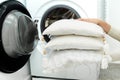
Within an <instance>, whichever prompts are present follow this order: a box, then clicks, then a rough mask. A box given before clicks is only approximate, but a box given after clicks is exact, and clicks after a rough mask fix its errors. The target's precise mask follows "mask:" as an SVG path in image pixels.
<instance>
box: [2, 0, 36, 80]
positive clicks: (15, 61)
mask: <svg viewBox="0 0 120 80" xmlns="http://www.w3.org/2000/svg"><path fill="white" fill-rule="evenodd" d="M37 42H38V30H37V25H36V24H35V22H34V21H33V20H32V17H31V15H30V13H29V11H28V10H27V9H26V7H25V5H24V0H20V1H17V0H6V1H5V0H0V79H1V80H30V79H31V76H30V70H29V65H28V62H29V58H30V56H31V54H32V51H33V50H34V49H35V47H36V45H37ZM25 78H26V79H25Z"/></svg>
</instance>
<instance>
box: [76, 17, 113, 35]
mask: <svg viewBox="0 0 120 80" xmlns="http://www.w3.org/2000/svg"><path fill="white" fill-rule="evenodd" d="M77 20H80V21H86V22H91V23H94V24H97V25H99V26H101V27H102V28H103V30H104V31H105V32H106V33H108V32H109V31H110V28H111V26H110V25H109V24H108V23H107V22H105V21H103V20H100V19H95V18H79V19H77Z"/></svg>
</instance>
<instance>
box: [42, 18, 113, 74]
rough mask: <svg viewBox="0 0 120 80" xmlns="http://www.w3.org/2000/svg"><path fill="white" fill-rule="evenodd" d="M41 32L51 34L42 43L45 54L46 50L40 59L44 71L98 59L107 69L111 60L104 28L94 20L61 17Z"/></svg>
mask: <svg viewBox="0 0 120 80" xmlns="http://www.w3.org/2000/svg"><path fill="white" fill-rule="evenodd" d="M43 35H49V36H50V41H49V42H48V43H46V44H45V47H44V49H45V50H46V52H47V53H46V54H45V55H48V54H49V56H47V57H46V58H44V61H43V66H44V68H45V69H44V70H45V71H46V72H55V71H59V70H60V69H62V67H66V66H67V67H69V66H72V65H69V64H71V63H75V62H77V63H79V64H81V63H84V62H89V63H90V62H91V63H94V62H95V63H96V62H97V63H99V64H100V65H101V68H102V69H106V68H107V67H108V63H109V62H110V61H111V57H110V56H109V55H108V54H107V48H108V46H107V43H106V40H105V37H104V31H103V29H102V28H101V27H100V26H98V25H96V24H93V23H89V22H83V21H78V20H73V19H62V20H58V21H56V22H54V23H52V24H51V25H50V26H49V27H48V28H46V29H45V31H44V32H43ZM68 65H69V66H68Z"/></svg>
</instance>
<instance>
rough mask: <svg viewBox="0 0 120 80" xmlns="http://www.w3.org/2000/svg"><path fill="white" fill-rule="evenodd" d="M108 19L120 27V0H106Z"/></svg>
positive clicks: (114, 25)
mask: <svg viewBox="0 0 120 80" xmlns="http://www.w3.org/2000/svg"><path fill="white" fill-rule="evenodd" d="M106 21H107V22H109V23H110V24H111V25H112V27H116V28H118V29H120V0H106Z"/></svg>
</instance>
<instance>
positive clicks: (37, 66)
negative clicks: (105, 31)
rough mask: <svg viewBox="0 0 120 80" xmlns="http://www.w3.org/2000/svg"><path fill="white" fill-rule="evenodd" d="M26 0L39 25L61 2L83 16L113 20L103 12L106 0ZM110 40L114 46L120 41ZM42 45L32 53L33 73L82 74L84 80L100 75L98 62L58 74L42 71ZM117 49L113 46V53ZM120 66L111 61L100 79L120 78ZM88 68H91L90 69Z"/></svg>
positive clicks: (41, 74)
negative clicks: (50, 10) (46, 14)
mask: <svg viewBox="0 0 120 80" xmlns="http://www.w3.org/2000/svg"><path fill="white" fill-rule="evenodd" d="M26 1H27V2H26V5H27V8H28V10H29V11H30V13H31V15H32V17H33V18H34V19H39V23H38V26H40V25H39V24H40V20H41V17H42V16H43V14H44V13H45V11H46V10H47V9H49V7H51V6H52V5H55V4H59V3H61V4H65V5H68V6H71V7H74V9H75V10H76V11H78V12H79V14H80V15H82V16H81V17H90V18H99V17H100V18H102V19H107V21H109V22H112V20H111V18H109V17H108V18H106V15H107V16H110V17H111V15H110V14H109V15H108V13H107V14H106V13H105V12H104V10H103V12H101V11H102V9H103V8H106V7H105V6H106V5H104V4H102V3H104V1H106V0H67V1H68V3H67V1H65V0H41V2H40V1H38V0H34V3H33V1H32V0H26ZM111 1H112V0H111ZM117 1H119V0H117ZM58 2H59V3H58ZM98 2H102V3H98ZM91 3H92V4H91ZM105 4H106V3H105ZM100 6H101V7H102V8H101V7H100ZM109 6H110V5H109ZM113 8H114V7H113ZM99 9H100V10H99ZM108 10H109V9H108ZM116 10H117V9H116ZM80 12H81V13H80ZM119 12H120V11H119ZM116 14H117V13H116ZM112 15H113V14H112ZM116 17H117V16H116ZM109 19H110V20H109ZM113 20H114V19H113ZM114 22H116V21H114ZM113 24H114V23H113ZM115 24H116V23H115ZM38 30H39V37H40V35H41V32H40V27H38ZM109 40H110V45H111V46H112V47H115V46H116V44H118V43H119V42H117V41H116V40H114V39H109ZM112 42H113V43H112ZM40 45H41V42H39V43H38V46H37V48H36V50H35V51H34V54H32V56H31V58H30V66H31V75H33V76H39V77H40V76H44V77H57V78H72V79H74V78H75V79H80V78H82V76H84V79H82V80H94V79H95V80H96V79H97V77H98V75H96V74H99V69H98V68H99V66H98V64H90V65H87V67H85V65H84V64H82V65H79V66H76V65H74V66H73V68H69V69H65V70H66V72H65V71H63V72H61V73H57V74H56V73H52V74H44V73H42V71H43V67H42V65H41V64H42V58H43V55H42V54H41V51H42V49H41V46H40ZM117 47H118V46H117ZM116 50H120V49H119V48H111V51H112V52H113V53H114V51H116ZM91 66H92V67H91ZM119 66H120V64H119V63H111V64H110V67H109V68H108V69H107V70H101V71H100V76H99V77H100V78H99V79H100V80H120V77H119V75H118V74H120V67H119ZM75 67H76V68H75ZM88 68H89V70H88ZM78 69H79V70H78ZM67 71H68V72H67ZM74 71H75V72H74ZM88 71H90V72H94V73H89V72H88ZM81 72H84V73H85V75H83V74H81ZM86 73H89V74H91V76H87V75H88V74H86ZM79 74H81V75H79ZM86 77H87V78H86ZM88 78H89V79H88ZM33 80H56V79H50V78H49V79H48V78H33Z"/></svg>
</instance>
